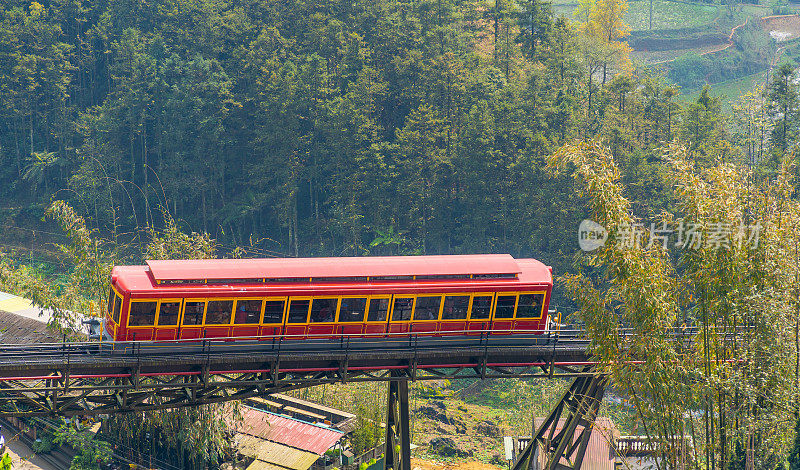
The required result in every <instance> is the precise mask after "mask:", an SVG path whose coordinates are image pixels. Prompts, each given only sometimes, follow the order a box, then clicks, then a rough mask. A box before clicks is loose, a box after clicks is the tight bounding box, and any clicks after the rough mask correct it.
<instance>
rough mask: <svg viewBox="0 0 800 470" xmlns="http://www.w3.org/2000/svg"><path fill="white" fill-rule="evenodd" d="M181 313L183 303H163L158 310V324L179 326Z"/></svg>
mask: <svg viewBox="0 0 800 470" xmlns="http://www.w3.org/2000/svg"><path fill="white" fill-rule="evenodd" d="M180 313H181V302H180V300H179V301H177V302H161V306H160V307H159V309H158V324H159V325H161V326H165V325H168V326H174V325H177V324H178V316H180Z"/></svg>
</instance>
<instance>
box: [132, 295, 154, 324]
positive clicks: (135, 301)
mask: <svg viewBox="0 0 800 470" xmlns="http://www.w3.org/2000/svg"><path fill="white" fill-rule="evenodd" d="M145 302H155V304H156V313H155V315H153V324H152V325H131V309H133V304H134V303H137V304H143V303H145ZM157 320H158V299H136V300H134V299H131V300H130V302H128V321H127V325H126V326H127V327H128V328H133V329H141V328H154V327H155V326H156V321H157Z"/></svg>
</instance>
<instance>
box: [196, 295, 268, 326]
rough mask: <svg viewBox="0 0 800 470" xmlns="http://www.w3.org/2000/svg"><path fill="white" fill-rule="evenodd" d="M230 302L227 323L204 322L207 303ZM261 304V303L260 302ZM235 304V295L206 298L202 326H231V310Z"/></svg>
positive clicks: (206, 316) (206, 317) (232, 310)
mask: <svg viewBox="0 0 800 470" xmlns="http://www.w3.org/2000/svg"><path fill="white" fill-rule="evenodd" d="M215 301H216V302H228V301H230V302H231V313H230V315H228V323H206V320H208V304H209V303H211V302H215ZM262 305H263V304H262ZM235 306H236V297H209V298H208V299H206V310H205V312H204V314H203V326H204V327H217V326H231V325H233V312H234V307H235Z"/></svg>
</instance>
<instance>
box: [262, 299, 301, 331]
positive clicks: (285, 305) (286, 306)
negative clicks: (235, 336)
mask: <svg viewBox="0 0 800 470" xmlns="http://www.w3.org/2000/svg"><path fill="white" fill-rule="evenodd" d="M262 299H263V300H264V301H263V302H261V321H260V322H259V323H258V324H259V325H261V326H275V325H284V324H285V323H286V321H287V320H288V319H289V318H288V314H289V297H288V296H285V295H284V296H282V297H262ZM277 301H281V302H283V309H281V321H280V323H264V314H265V313H266V311H267V302H277ZM294 324H296V325H299V323H294Z"/></svg>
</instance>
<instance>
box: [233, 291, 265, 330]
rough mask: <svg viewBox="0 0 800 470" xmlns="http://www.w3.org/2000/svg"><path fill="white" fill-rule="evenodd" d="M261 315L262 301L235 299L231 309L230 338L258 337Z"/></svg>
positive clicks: (262, 311)
mask: <svg viewBox="0 0 800 470" xmlns="http://www.w3.org/2000/svg"><path fill="white" fill-rule="evenodd" d="M263 314H264V299H236V304H235V305H234V307H233V328H232V331H231V336H233V337H235V338H242V337H247V338H250V339H252V338H253V337H255V336H258V335H259V333H260V327H259V325H260V324H261V317H262V315H263Z"/></svg>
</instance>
